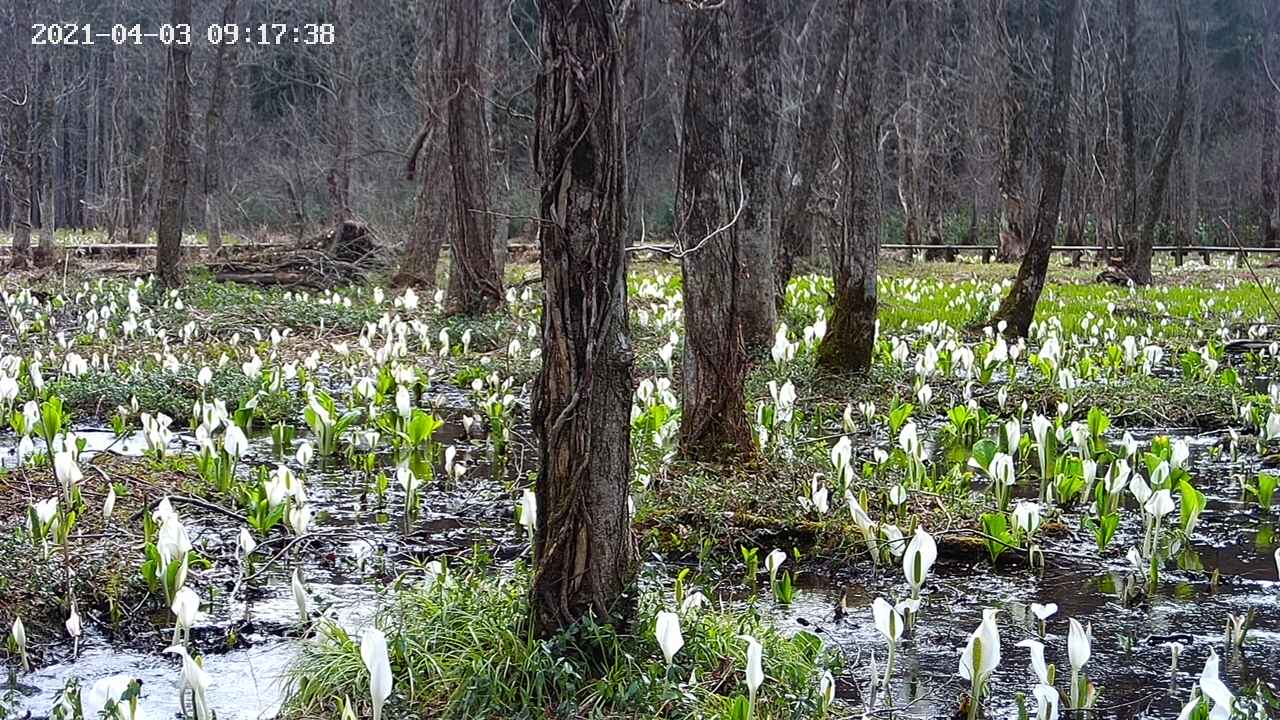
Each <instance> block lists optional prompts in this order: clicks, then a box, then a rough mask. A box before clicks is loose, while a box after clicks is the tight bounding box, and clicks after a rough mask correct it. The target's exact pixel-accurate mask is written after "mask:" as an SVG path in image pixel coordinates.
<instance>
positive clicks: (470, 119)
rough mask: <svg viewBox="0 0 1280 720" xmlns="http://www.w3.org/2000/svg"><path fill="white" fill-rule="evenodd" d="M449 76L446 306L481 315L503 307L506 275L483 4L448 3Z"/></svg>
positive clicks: (466, 313)
mask: <svg viewBox="0 0 1280 720" xmlns="http://www.w3.org/2000/svg"><path fill="white" fill-rule="evenodd" d="M450 9H451V12H450V13H449V16H448V24H449V31H448V45H449V56H448V57H449V63H450V69H451V73H450V79H451V80H452V82H451V83H450V86H451V88H452V89H451V94H450V96H449V105H448V108H447V113H448V123H447V125H448V127H447V133H446V134H447V142H448V145H449V163H450V165H451V167H452V174H453V235H452V237H451V238H450V243H449V249H450V252H451V254H452V265H451V266H450V268H449V286H448V289H447V290H446V294H445V309H446V311H447V312H449V313H450V314H456V315H481V314H484V313H487V312H491V311H493V310H496V309H497V308H499V307H501V306H502V302H503V297H502V278H501V277H499V276H498V268H497V262H496V260H495V258H494V255H493V216H492V215H491V214H490V212H489V164H490V163H489V158H488V148H489V141H488V138H487V133H486V132H485V125H484V118H485V108H484V98H483V96H482V94H481V93H482V91H483V86H482V84H481V80H480V58H481V49H482V48H483V47H484V43H483V38H482V33H483V30H484V22H483V20H484V8H483V6H482V4H481V3H480V2H478V1H476V2H455V3H450Z"/></svg>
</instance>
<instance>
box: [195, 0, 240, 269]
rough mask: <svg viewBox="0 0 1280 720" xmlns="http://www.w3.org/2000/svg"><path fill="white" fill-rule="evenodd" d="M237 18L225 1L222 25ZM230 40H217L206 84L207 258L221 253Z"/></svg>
mask: <svg viewBox="0 0 1280 720" xmlns="http://www.w3.org/2000/svg"><path fill="white" fill-rule="evenodd" d="M235 20H236V0H226V2H225V3H224V4H223V6H222V24H223V26H227V25H230V24H232V23H234V22H235ZM231 47H232V44H231V43H219V44H218V45H217V47H216V48H214V57H213V81H212V83H211V84H210V86H209V107H208V109H207V110H206V111H205V114H204V178H203V179H204V182H203V183H202V190H203V194H204V224H205V232H206V234H208V236H209V257H211V258H212V257H217V256H218V255H219V254H221V252H222V216H221V214H220V212H219V211H220V207H219V202H218V200H219V199H218V189H219V187H220V186H221V182H222V138H221V134H220V133H221V130H222V127H221V126H222V108H223V106H224V105H225V104H226V98H227V77H228V75H230V72H229V71H228V69H227V53H228V52H230V48H231Z"/></svg>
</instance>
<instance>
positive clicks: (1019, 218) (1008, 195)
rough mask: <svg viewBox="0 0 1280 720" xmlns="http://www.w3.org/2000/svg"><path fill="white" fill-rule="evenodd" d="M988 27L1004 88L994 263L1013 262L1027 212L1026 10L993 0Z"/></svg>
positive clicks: (1021, 249)
mask: <svg viewBox="0 0 1280 720" xmlns="http://www.w3.org/2000/svg"><path fill="white" fill-rule="evenodd" d="M989 8H990V14H991V16H992V17H991V19H990V24H991V26H992V27H994V28H996V29H997V32H998V36H997V38H995V39H994V40H993V42H996V43H997V44H998V46H999V48H1000V49H999V52H998V53H994V54H995V55H997V57H999V61H1000V64H1001V70H1002V73H1001V75H1002V78H1003V80H1004V85H1003V87H1002V92H1001V93H1000V140H1001V142H1000V174H999V187H1000V232H999V243H998V246H997V250H996V259H997V260H999V261H1001V262H1017V261H1019V260H1021V259H1022V256H1023V255H1024V254H1025V253H1026V252H1027V241H1028V238H1027V225H1026V221H1027V217H1026V216H1027V210H1026V190H1025V188H1024V176H1025V170H1024V167H1023V165H1024V162H1025V159H1026V139H1027V110H1026V101H1025V97H1026V94H1027V92H1028V90H1029V85H1030V77H1031V74H1032V73H1031V68H1030V67H1029V65H1030V60H1029V59H1028V58H1026V57H1024V55H1025V46H1024V44H1023V41H1022V39H1023V38H1024V37H1025V35H1026V30H1025V26H1026V23H1027V21H1026V15H1027V14H1028V13H1029V12H1031V10H1030V9H1029V8H1028V7H1026V3H1023V2H1019V1H1018V0H1012V1H1011V0H993V1H992V2H991V3H990V4H989Z"/></svg>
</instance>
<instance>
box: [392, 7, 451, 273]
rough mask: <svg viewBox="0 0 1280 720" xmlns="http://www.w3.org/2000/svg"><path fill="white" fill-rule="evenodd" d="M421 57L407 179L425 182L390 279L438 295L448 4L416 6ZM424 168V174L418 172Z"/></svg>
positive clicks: (443, 228)
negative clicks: (417, 128) (418, 126)
mask: <svg viewBox="0 0 1280 720" xmlns="http://www.w3.org/2000/svg"><path fill="white" fill-rule="evenodd" d="M418 10H419V12H418V31H417V37H418V57H417V59H416V61H415V65H414V73H415V75H416V76H417V77H416V85H417V105H418V117H419V119H420V121H421V122H422V123H423V129H422V132H421V134H420V135H419V137H418V140H417V142H415V144H414V147H413V148H412V149H411V150H410V158H409V163H408V166H407V170H408V173H407V174H408V177H409V179H410V180H413V179H414V177H415V176H421V178H420V181H419V185H418V192H417V197H416V198H415V201H414V210H413V227H412V228H410V230H409V236H408V238H407V239H406V240H405V245H404V249H403V251H402V252H401V254H400V267H399V269H398V270H397V271H396V274H395V276H394V277H393V278H392V283H393V284H394V285H396V286H397V287H407V286H410V285H413V286H418V287H423V288H428V289H435V287H436V268H437V266H438V265H439V263H440V247H441V245H442V244H443V242H444V238H445V233H446V232H447V230H448V225H449V214H448V208H449V202H448V199H447V198H448V194H449V193H450V192H451V188H450V187H449V186H448V183H441V182H440V177H441V176H442V175H443V174H444V172H445V171H446V169H447V168H446V163H445V159H444V156H443V153H442V151H441V147H440V146H441V144H442V143H441V138H442V137H443V136H444V131H445V128H444V118H442V117H441V116H440V112H439V110H438V109H437V108H436V107H435V103H436V102H437V101H438V100H440V99H441V96H443V95H445V90H444V88H443V87H442V85H443V84H442V83H441V82H440V77H441V73H442V72H443V70H444V43H443V42H441V41H442V40H443V38H444V32H443V29H444V26H445V11H446V4H445V3H444V2H443V0H430V2H423V3H420V4H419V6H418ZM419 167H421V170H419Z"/></svg>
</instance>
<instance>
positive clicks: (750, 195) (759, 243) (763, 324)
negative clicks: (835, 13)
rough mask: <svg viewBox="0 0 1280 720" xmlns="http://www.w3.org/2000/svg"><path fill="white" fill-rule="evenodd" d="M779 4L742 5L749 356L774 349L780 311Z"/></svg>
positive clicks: (758, 0) (741, 133)
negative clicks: (776, 245)
mask: <svg viewBox="0 0 1280 720" xmlns="http://www.w3.org/2000/svg"><path fill="white" fill-rule="evenodd" d="M774 4H775V0H742V2H741V3H739V5H738V17H737V21H738V22H737V27H736V28H735V31H736V33H737V34H738V42H737V45H738V49H739V52H740V58H739V64H740V66H741V74H740V76H739V79H740V88H739V90H738V93H739V98H740V99H739V101H738V103H739V105H738V107H739V119H740V121H739V122H736V123H735V124H734V127H735V129H736V133H737V137H736V138H735V141H736V142H737V144H738V148H739V150H740V151H741V152H742V178H741V182H742V197H743V199H744V200H745V205H744V206H743V209H742V217H741V218H740V219H739V221H738V222H739V225H738V228H737V229H738V255H737V262H738V265H739V271H738V275H739V278H740V282H739V283H738V286H737V289H738V300H737V304H738V318H739V322H741V323H742V342H743V343H744V344H745V346H746V349H747V354H748V355H750V356H753V357H754V356H756V355H763V354H765V353H766V352H767V351H768V349H769V347H770V346H771V345H772V344H773V326H774V325H775V324H776V323H777V320H778V314H777V309H776V308H775V306H774V303H773V290H774V279H773V274H774V273H773V238H772V232H773V222H772V206H773V203H772V192H771V187H770V186H771V181H772V179H773V167H774V163H773V152H774V145H775V144H776V133H777V127H778V119H777V111H776V110H775V108H774V103H775V102H776V101H777V97H778V83H777V75H776V72H777V71H776V66H777V64H778V55H779V51H780V44H781V41H782V37H781V32H780V30H779V27H780V24H781V20H780V18H778V17H776V16H777V14H778V13H777V11H776V9H774V8H772V7H771V6H773V5H774Z"/></svg>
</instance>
